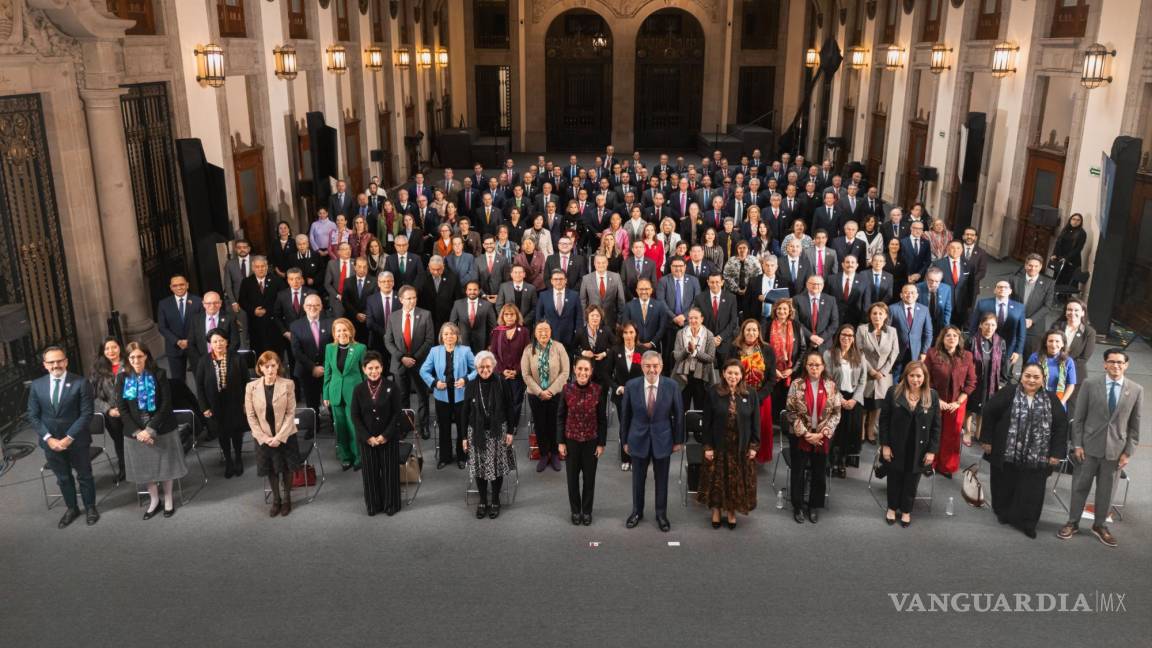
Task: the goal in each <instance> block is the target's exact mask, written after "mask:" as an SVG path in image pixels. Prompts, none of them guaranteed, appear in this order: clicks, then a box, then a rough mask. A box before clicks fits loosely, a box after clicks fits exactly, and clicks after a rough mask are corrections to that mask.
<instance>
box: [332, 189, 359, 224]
mask: <svg viewBox="0 0 1152 648" xmlns="http://www.w3.org/2000/svg"><path fill="white" fill-rule="evenodd" d="M355 206H356V203H355V202H354V201H353V200H352V194H350V193H348V185H347V184H346V183H345V182H344V181H343V180H337V181H336V191H335V193H333V194H332V195H331V196H329V197H328V216H329V217H330V218H331V219H332V220H333V221H335V220H336V216H338V215H339V214H344V217H345V218H347V219H348V222H349V223H351V222H352V214H353V213H354V212H355V211H356V209H355Z"/></svg>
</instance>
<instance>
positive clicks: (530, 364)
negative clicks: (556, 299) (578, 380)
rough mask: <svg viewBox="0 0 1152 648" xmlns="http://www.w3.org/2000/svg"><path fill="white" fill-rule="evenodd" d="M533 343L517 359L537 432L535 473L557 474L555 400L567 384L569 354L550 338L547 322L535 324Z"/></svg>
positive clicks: (550, 332) (557, 454)
mask: <svg viewBox="0 0 1152 648" xmlns="http://www.w3.org/2000/svg"><path fill="white" fill-rule="evenodd" d="M533 333H534V335H533V340H532V344H530V345H529V346H528V347H527V348H525V349H524V355H523V356H521V357H520V374H521V375H522V376H523V377H524V386H525V389H526V391H527V392H528V408H529V409H530V410H531V411H532V425H533V427H534V428H535V431H536V446H537V447H538V448H539V451H540V461H539V462H538V463H537V464H536V472H544V469H545V468H547V467H548V466H552V470H555V471H557V472H559V471H560V453H559V452H557V448H556V438H557V435H556V408H557V406H558V405H559V403H558V402H557V399H556V396H557V395H558V394H559V393H560V390H561V389H563V388H564V385H565V384H567V382H568V372H569V370H570V367H569V364H568V350H567V349H565V348H564V345H563V344H561V343H560V342H558V341H557V340H554V339H553V338H552V325H551V324H549V323H548V322H547V320H540V321H539V322H537V323H536V328H535V329H534V331H533Z"/></svg>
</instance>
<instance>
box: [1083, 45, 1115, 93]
mask: <svg viewBox="0 0 1152 648" xmlns="http://www.w3.org/2000/svg"><path fill="white" fill-rule="evenodd" d="M1115 56H1116V50H1109V49H1108V48H1107V47H1104V46H1103V45H1101V44H1100V43H1093V44H1092V45H1089V46H1088V49H1087V50H1085V51H1084V69H1083V70H1082V71H1081V72H1080V85H1082V86H1084V87H1085V88H1088V89H1089V90H1091V89H1092V88H1099V87H1100V86H1102V85H1104V84H1105V83H1112V77H1111V76H1109V75H1108V59H1109V58H1110V57H1115Z"/></svg>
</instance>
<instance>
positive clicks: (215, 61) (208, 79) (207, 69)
mask: <svg viewBox="0 0 1152 648" xmlns="http://www.w3.org/2000/svg"><path fill="white" fill-rule="evenodd" d="M192 53H193V54H195V55H196V81H197V83H199V84H200V85H203V86H208V87H210V88H220V87H222V86H223V85H224V48H222V47H220V46H219V45H213V44H211V43H209V44H207V45H198V46H197V47H196V49H194V50H192Z"/></svg>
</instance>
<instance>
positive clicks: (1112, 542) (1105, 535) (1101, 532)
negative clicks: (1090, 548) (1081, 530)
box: [1092, 525, 1119, 547]
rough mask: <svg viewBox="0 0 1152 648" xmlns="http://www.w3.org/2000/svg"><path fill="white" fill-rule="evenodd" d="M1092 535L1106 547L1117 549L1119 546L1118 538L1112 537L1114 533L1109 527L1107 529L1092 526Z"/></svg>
mask: <svg viewBox="0 0 1152 648" xmlns="http://www.w3.org/2000/svg"><path fill="white" fill-rule="evenodd" d="M1092 535H1094V536H1096V539H1097V540H1099V541H1100V542H1102V543H1104V544H1105V545H1106V546H1109V547H1115V546H1116V545H1117V544H1119V543H1118V542H1116V538H1115V537H1114V536H1113V535H1112V532H1111V531H1109V530H1108V527H1106V526H1103V525H1101V526H1095V525H1093V526H1092Z"/></svg>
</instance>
